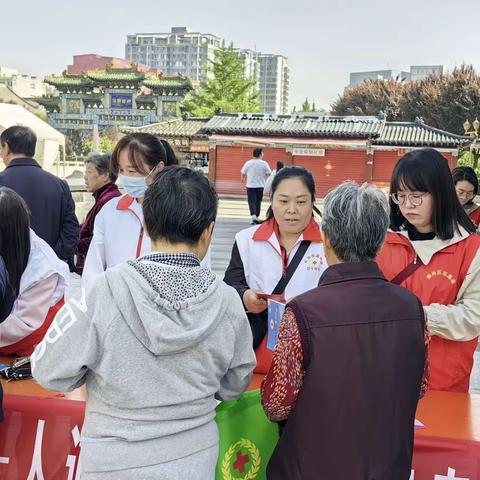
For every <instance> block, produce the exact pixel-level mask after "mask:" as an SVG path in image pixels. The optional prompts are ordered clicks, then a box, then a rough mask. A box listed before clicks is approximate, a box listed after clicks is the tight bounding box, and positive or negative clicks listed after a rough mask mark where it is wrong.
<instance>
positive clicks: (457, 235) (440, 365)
mask: <svg viewBox="0 0 480 480" xmlns="http://www.w3.org/2000/svg"><path fill="white" fill-rule="evenodd" d="M390 194H391V195H390V208H391V213H390V219H391V231H389V233H388V235H387V240H386V243H385V245H384V247H383V249H382V251H381V253H380V255H379V256H378V257H377V262H378V264H379V266H380V268H381V269H382V270H383V273H384V274H385V276H386V277H387V279H388V280H391V281H394V282H395V283H399V284H400V285H402V286H404V287H406V288H408V289H409V290H410V291H412V292H413V293H414V294H415V295H417V297H418V298H419V299H420V300H421V302H422V304H423V306H424V309H425V313H426V317H427V325H428V328H429V331H430V334H431V336H432V338H431V343H430V352H429V354H430V369H431V372H430V388H431V389H433V390H446V391H452V392H468V389H469V381H470V373H471V370H472V366H473V355H474V352H475V348H476V346H477V343H478V336H479V334H480V253H479V247H480V236H479V235H477V234H476V233H475V226H474V225H473V224H472V222H471V220H470V219H469V217H468V215H467V214H466V213H465V211H464V209H463V208H462V206H461V205H460V203H459V201H458V198H457V194H456V192H455V187H454V184H453V181H452V176H451V173H450V170H449V168H448V163H447V160H446V159H445V158H444V157H443V156H442V155H441V154H440V153H439V152H437V151H436V150H433V149H419V150H414V151H412V152H409V153H407V154H406V155H405V156H403V157H402V158H401V159H400V161H399V162H398V163H397V165H396V166H395V169H394V171H393V175H392V181H391V187H390Z"/></svg>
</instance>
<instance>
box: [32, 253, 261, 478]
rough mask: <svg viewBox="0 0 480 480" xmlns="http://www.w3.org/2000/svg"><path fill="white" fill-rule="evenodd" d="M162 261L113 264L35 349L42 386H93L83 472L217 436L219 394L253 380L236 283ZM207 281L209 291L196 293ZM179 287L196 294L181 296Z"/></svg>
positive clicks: (235, 393)
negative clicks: (143, 265)
mask: <svg viewBox="0 0 480 480" xmlns="http://www.w3.org/2000/svg"><path fill="white" fill-rule="evenodd" d="M149 263H154V262H149ZM156 265H157V266H156V267H153V266H152V268H153V271H154V272H155V275H154V276H152V277H151V278H145V275H142V274H140V273H139V271H137V269H136V268H134V267H133V266H132V265H130V264H120V265H117V266H116V267H113V268H111V269H109V270H107V271H106V272H105V273H104V274H102V275H101V276H100V277H99V278H98V279H96V281H95V282H94V283H93V284H92V287H91V288H90V289H89V291H88V293H87V296H86V301H85V302H82V303H77V302H69V303H68V304H67V305H65V307H64V308H63V309H62V310H61V311H60V312H59V314H58V315H57V317H56V318H55V320H54V322H53V324H52V326H51V327H50V329H49V331H48V332H47V335H46V336H45V339H44V340H43V342H42V343H41V344H39V345H38V346H37V348H36V350H35V352H34V354H33V357H32V367H33V375H34V377H35V378H36V380H37V381H38V382H39V383H40V384H42V385H43V386H44V387H46V388H49V389H51V390H57V391H70V390H73V389H75V388H77V387H79V386H80V385H83V384H86V386H87V390H88V400H87V405H86V415H85V423H84V426H83V431H82V443H81V463H82V469H83V471H85V472H102V471H103V472H106V471H114V470H121V469H126V468H135V467H141V466H147V465H155V464H159V463H163V462H168V461H170V460H174V459H178V458H182V457H185V456H187V455H191V454H193V453H195V452H198V451H200V450H203V449H205V448H208V447H211V446H214V445H216V444H217V443H218V431H217V426H216V424H215V421H214V417H215V407H216V400H215V398H217V399H224V400H230V399H235V398H237V397H239V396H240V395H241V394H242V393H243V391H244V390H245V389H246V388H247V386H248V385H249V382H250V380H251V376H252V370H253V368H254V366H255V355H254V352H253V349H252V336H251V330H250V326H249V323H248V320H247V317H246V315H245V312H244V309H243V306H242V303H241V300H240V299H239V297H238V294H237V292H236V291H235V290H234V289H233V288H231V287H229V286H227V285H226V284H224V283H223V282H221V281H220V280H219V279H218V278H217V277H216V276H214V275H213V274H212V273H211V272H210V271H209V270H208V269H206V268H205V267H189V268H180V267H173V266H169V265H165V264H156ZM206 279H207V280H208V282H207V283H205V282H206ZM199 283H203V286H204V288H203V290H205V291H203V290H202V292H203V293H200V294H199V295H195V291H196V289H197V286H198V284H199ZM206 284H207V285H209V286H208V288H206V289H205V285H206ZM179 289H180V290H181V291H182V292H185V291H187V292H190V294H187V295H186V297H187V298H186V299H181V300H179V301H175V300H174V298H175V292H178V291H179ZM184 297H185V295H184Z"/></svg>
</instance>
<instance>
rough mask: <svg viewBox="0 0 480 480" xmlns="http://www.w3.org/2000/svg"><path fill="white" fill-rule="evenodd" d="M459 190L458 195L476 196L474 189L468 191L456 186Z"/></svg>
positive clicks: (468, 197) (457, 190)
mask: <svg viewBox="0 0 480 480" xmlns="http://www.w3.org/2000/svg"><path fill="white" fill-rule="evenodd" d="M455 190H456V192H457V195H458V196H459V197H465V198H467V199H470V198H473V197H474V196H475V192H474V191H473V190H472V191H471V192H466V191H465V190H462V189H461V188H456V189H455Z"/></svg>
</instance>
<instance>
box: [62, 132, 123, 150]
mask: <svg viewBox="0 0 480 480" xmlns="http://www.w3.org/2000/svg"><path fill="white" fill-rule="evenodd" d="M118 139H119V133H118V129H117V128H116V127H112V128H108V129H106V130H103V131H102V132H100V142H99V153H111V152H112V151H113V149H114V148H115V145H116V144H117V141H118ZM92 150H93V135H92V132H89V131H85V130H68V131H67V132H65V151H66V155H67V157H68V158H74V157H86V156H87V155H88V154H90V153H92Z"/></svg>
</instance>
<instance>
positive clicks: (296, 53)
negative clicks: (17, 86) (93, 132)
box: [0, 0, 480, 109]
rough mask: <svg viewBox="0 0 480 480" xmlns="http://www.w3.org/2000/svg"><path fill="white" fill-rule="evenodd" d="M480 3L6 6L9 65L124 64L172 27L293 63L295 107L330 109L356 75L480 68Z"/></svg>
mask: <svg viewBox="0 0 480 480" xmlns="http://www.w3.org/2000/svg"><path fill="white" fill-rule="evenodd" d="M479 14H480V4H479V3H478V2H477V1H476V0H463V1H462V2H456V1H451V0H449V1H446V0H401V1H395V2H394V1H390V0H384V1H379V0H363V1H362V0H357V1H355V0H337V1H326V0H316V1H314V0H293V1H288V2H287V1H285V0H237V1H232V0H224V1H220V0H203V1H202V0H156V1H155V0H148V1H147V0H130V1H125V0H82V1H81V2H78V1H73V2H67V1H65V0H62V1H60V0H41V1H37V0H26V1H19V0H11V1H8V0H0V18H1V22H0V65H1V66H8V67H13V68H17V69H18V70H20V71H21V72H22V73H29V74H33V75H38V76H42V77H43V76H44V75H46V74H49V73H60V72H62V71H63V70H64V69H65V68H66V65H67V64H69V63H71V61H72V55H74V54H81V53H98V54H101V55H107V56H118V57H123V56H124V46H125V42H126V36H127V34H129V33H137V32H169V31H170V27H171V26H187V27H189V28H190V29H191V30H192V31H200V32H203V33H213V34H216V35H219V36H221V37H224V38H225V39H226V40H227V41H228V42H230V41H233V43H234V45H235V46H236V47H241V48H252V49H253V48H254V47H256V48H257V49H258V50H259V51H261V52H264V53H278V54H283V55H285V56H286V57H288V61H289V66H290V71H291V77H290V78H291V80H290V82H291V83H290V107H293V106H294V105H297V106H298V105H300V104H301V103H302V101H303V100H304V99H305V97H309V98H310V99H315V102H316V104H317V106H320V107H324V108H327V109H328V108H329V106H330V105H331V103H332V102H333V101H334V100H335V98H336V97H337V96H338V94H339V93H341V92H342V91H343V88H344V87H345V86H346V85H347V84H348V81H349V72H351V71H362V70H376V69H386V68H392V69H408V68H409V66H410V65H418V64H441V65H444V66H445V67H446V68H447V69H452V68H453V67H454V66H455V65H459V64H461V63H462V62H466V63H472V64H474V66H475V67H476V68H477V70H480V41H479V40H480V33H479V32H478V30H479V28H480V27H478V19H479V17H480V15H479Z"/></svg>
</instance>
